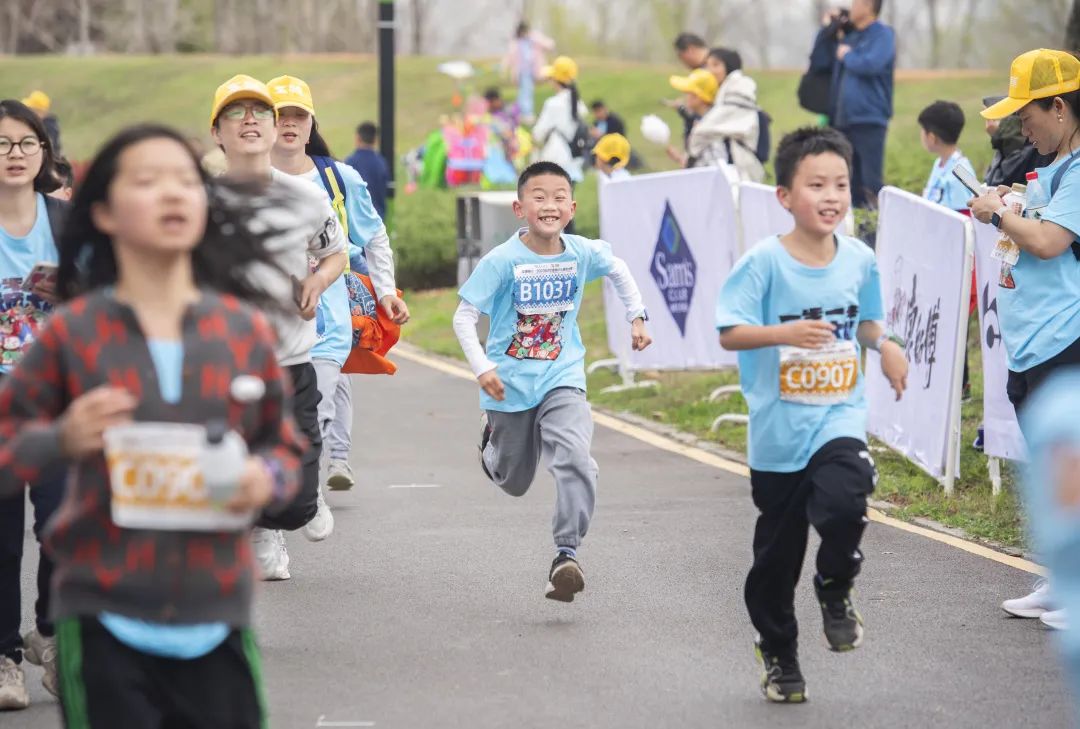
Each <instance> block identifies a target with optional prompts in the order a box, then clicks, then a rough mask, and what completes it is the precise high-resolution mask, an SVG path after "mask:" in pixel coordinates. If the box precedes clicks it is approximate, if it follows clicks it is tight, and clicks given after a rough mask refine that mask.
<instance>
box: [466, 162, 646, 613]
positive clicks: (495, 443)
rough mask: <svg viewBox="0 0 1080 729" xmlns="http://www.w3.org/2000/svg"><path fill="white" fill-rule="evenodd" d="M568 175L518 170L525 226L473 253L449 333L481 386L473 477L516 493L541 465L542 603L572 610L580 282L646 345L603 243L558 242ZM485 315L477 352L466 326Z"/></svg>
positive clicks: (587, 437)
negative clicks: (545, 508)
mask: <svg viewBox="0 0 1080 729" xmlns="http://www.w3.org/2000/svg"><path fill="white" fill-rule="evenodd" d="M576 208H577V203H575V202H574V198H573V190H572V187H571V183H570V176H569V175H568V174H567V172H566V170H564V169H563V168H562V167H560V166H559V165H557V164H554V163H551V162H537V163H536V164H534V165H531V166H530V167H528V168H526V169H525V171H524V172H522V173H521V177H520V178H519V180H518V199H517V200H516V201H515V202H514V213H515V214H516V215H517V216H518V218H520V219H524V220H525V221H526V222H527V223H528V227H527V228H522V229H521V230H519V231H518V232H517V233H515V234H514V235H513V237H511V238H510V239H509V240H507V241H506V242H505V243H503V244H502V245H499V246H497V247H496V248H495V249H494V250H492V251H491V252H490V253H488V254H487V255H486V256H484V257H483V258H482V259H481V260H480V263H479V264H478V265H477V267H476V270H475V271H473V273H472V275H471V276H470V277H469V280H468V281H466V282H465V285H464V286H462V287H461V291H460V295H461V304H460V305H459V306H458V310H457V312H456V313H455V314H454V332H455V333H456V334H457V337H458V340H459V341H460V342H461V348H462V350H463V351H464V352H465V356H466V358H467V359H468V360H469V364H470V366H471V367H472V369H473V372H474V373H475V374H476V376H477V379H478V380H479V382H480V387H481V390H482V391H481V393H480V405H481V407H482V408H483V409H484V410H485V411H486V413H485V415H484V416H483V417H484V424H483V430H482V433H481V439H480V464H481V467H482V468H483V470H484V474H485V475H486V476H487V477H488V478H490V479H491V480H492V481H494V482H495V484H496V485H497V486H499V487H500V488H501V489H502V490H503V491H505V492H506V493H508V494H510V495H512V496H521V495H523V494H524V493H525V492H526V491H528V489H529V487H530V486H531V485H532V481H533V478H534V476H535V475H536V466H537V464H538V463H539V460H540V457H541V456H543V457H544V460H545V461H547V463H548V469H549V470H550V471H551V475H552V476H553V477H554V478H555V487H556V490H557V491H558V498H557V501H556V512H555V519H554V523H553V533H554V538H555V547H556V549H557V551H558V554H557V555H556V557H555V560H554V562H553V563H552V565H551V570H550V572H549V573H548V585H547V591H546V593H545V596H546V597H548V598H550V599H552V600H559V601H561V602H572V601H573V599H574V595H576V594H577V593H579V592H581V591H582V590H583V589H585V577H584V575H583V573H582V571H581V567H580V565H579V564H578V562H577V548H578V547H579V546H580V545H581V540H582V539H583V538H584V536H585V533H586V532H587V531H588V528H589V522H590V521H591V520H592V514H593V507H594V505H595V503H596V479H597V475H598V468H597V465H596V461H594V460H593V459H592V456H591V455H590V453H589V451H590V447H591V444H592V431H593V425H592V414H591V411H590V409H589V403H588V402H587V400H586V399H585V347H584V345H583V344H582V342H581V332H580V331H579V330H578V323H577V316H578V311H579V310H580V309H581V300H582V296H583V294H584V289H585V284H587V283H588V282H589V281H592V280H594V279H597V278H600V277H602V276H607V277H608V278H609V279H611V282H612V283H613V284H614V285H615V289H616V291H617V292H618V294H619V298H620V299H621V300H622V302H623V304H624V305H625V307H626V312H627V317H626V318H627V321H629V322H630V323H631V344H632V346H633V348H634V349H635V350H638V351H640V350H643V349H645V348H646V347H648V346H649V344H650V343H651V341H652V340H651V339H650V337H649V335H648V333H647V332H646V331H645V320H646V318H647V317H646V314H645V307H644V306H643V305H642V303H641V293H640V291H639V290H638V287H637V284H636V283H635V282H634V278H633V276H631V275H630V270H629V268H627V266H626V263H625V262H623V261H622V260H621V259H619V258H616V257H615V256H614V255H613V254H612V252H611V245H610V244H608V243H606V242H604V241H601V240H589V239H587V238H582V237H581V236H577V235H568V234H565V233H563V230H564V229H565V228H566V226H567V224H569V222H570V221H571V219H573V216H574V212H575V210H576ZM481 313H483V314H487V315H488V316H490V317H491V328H490V332H489V334H488V340H487V350H486V352H485V350H484V348H483V347H482V346H481V345H480V339H479V337H478V336H477V332H476V324H477V321H478V320H479V317H480V314H481Z"/></svg>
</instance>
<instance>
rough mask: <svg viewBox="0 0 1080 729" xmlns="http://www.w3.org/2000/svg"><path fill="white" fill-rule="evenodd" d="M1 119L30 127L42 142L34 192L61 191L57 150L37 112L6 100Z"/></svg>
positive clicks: (1, 104)
mask: <svg viewBox="0 0 1080 729" xmlns="http://www.w3.org/2000/svg"><path fill="white" fill-rule="evenodd" d="M0 119H14V120H15V121H17V122H22V123H23V124H25V125H26V126H28V127H30V130H31V131H32V132H33V133H34V136H35V137H37V138H38V141H39V142H41V169H40V170H39V171H38V173H37V177H35V178H34V192H40V193H44V194H46V195H47V194H49V193H50V192H55V191H56V190H58V189H60V179H59V178H58V177H57V176H56V150H54V149H53V145H52V139H51V138H50V137H49V133H48V132H47V131H46V130H45V123H44V122H43V121H41V117H39V116H38V115H37V112H36V111H34V110H33V109H31V108H30V107H29V106H27V105H26V104H24V103H22V102H21V101H16V100H15V99H4V100H3V101H0Z"/></svg>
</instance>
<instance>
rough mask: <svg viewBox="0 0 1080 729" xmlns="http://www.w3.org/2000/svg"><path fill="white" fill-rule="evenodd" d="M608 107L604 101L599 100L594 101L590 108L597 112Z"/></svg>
mask: <svg viewBox="0 0 1080 729" xmlns="http://www.w3.org/2000/svg"><path fill="white" fill-rule="evenodd" d="M606 107H607V104H605V103H604V101H603V100H602V99H597V100H596V101H594V102H593V103H592V104H590V105H589V108H590V109H592V110H593V111H596V110H597V109H604V108H606Z"/></svg>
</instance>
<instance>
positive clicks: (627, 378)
mask: <svg viewBox="0 0 1080 729" xmlns="http://www.w3.org/2000/svg"><path fill="white" fill-rule="evenodd" d="M597 370H611V371H613V372H617V373H619V377H621V378H622V384H620V385H609V386H608V387H605V388H604V389H603V390H601V391H600V392H601V393H603V394H605V395H606V394H609V393H612V392H626V391H628V390H642V389H645V388H649V387H659V386H660V383H659V382H658V381H657V380H640V381H639V380H636V379H635V378H634V371H633V370H631V369H630V368H629V367H625V366H624V365H623V363H622V362H620V361H619V360H617V359H614V358H612V359H598V360H596V361H595V362H593V363H592V364H591V365H589V366H588V368H587V369H586V370H585V371H586V372H587V373H588V374H590V375H591V374H593V373H594V372H596V371H597Z"/></svg>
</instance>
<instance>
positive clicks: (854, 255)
mask: <svg viewBox="0 0 1080 729" xmlns="http://www.w3.org/2000/svg"><path fill="white" fill-rule="evenodd" d="M851 156H852V149H851V145H850V143H849V142H848V141H847V140H846V139H845V138H844V136H843V135H842V134H841V133H840V132H837V131H836V130H833V129H817V128H813V129H811V128H807V129H801V130H798V131H795V132H792V133H791V134H789V135H788V136H786V137H785V138H784V139H783V140H782V141H781V142H780V146H779V148H778V149H777V153H776V177H777V185H778V187H777V197H778V198H779V200H780V203H781V204H782V205H783V206H784V208H785V209H787V210H788V211H789V212H790V213H791V214H792V216H793V217H794V218H795V228H794V229H793V230H792V231H791V232H789V233H788V234H786V235H783V236H774V237H771V238H768V239H766V240H763V241H761V242H760V243H758V244H756V245H755V246H753V247H752V248H750V250H749V252H748V253H747V254H746V255H745V256H743V258H742V259H741V260H740V261H739V262H738V263H737V264H735V268H734V269H733V270H732V272H731V275H730V276H729V277H728V279H727V281H726V282H725V283H724V286H723V289H722V290H721V292H720V298H719V302H718V303H717V311H716V326H717V329H719V331H720V344H721V346H723V347H724V349H727V350H737V351H738V352H739V379H740V381H741V384H742V390H743V394H744V396H745V397H746V402H747V405H748V406H749V408H750V440H749V462H750V486H751V490H752V494H753V499H754V504H755V505H756V506H757V507H758V509H759V510H760V512H761V515H760V516H759V517H758V520H757V526H756V528H755V531H754V564H753V567H752V568H751V569H750V574H749V576H748V577H747V579H746V593H745V594H746V606H747V608H748V609H749V611H750V619H751V621H752V622H753V624H754V627H755V628H756V629H757V630H758V634H759V636H758V639H757V641H756V650H757V655H758V659H759V660H760V661H761V664H762V667H763V669H764V670H763V674H762V677H761V690H762V693H764V695H765V698H766V699H768V700H769V701H775V702H791V703H800V702H802V701H805V700H806V682H805V680H804V679H803V675H802V671H801V670H800V668H799V658H798V645H797V636H798V624H797V622H796V620H795V587H796V585H797V584H798V582H799V572H800V571H801V569H802V564H803V557H804V555H805V554H806V544H807V531H808V528H809V526H810V525H811V524H812V525H813V526H814V528H815V529H816V530H817V532H818V534H819V535H820V536H821V547H820V548H819V550H818V554H817V573H816V575H815V576H814V590H815V592H816V593H817V598H818V603H819V604H820V606H821V616H822V619H823V622H824V628H825V638H826V640H827V641H828V644H829V647H830V648H831V649H832V650H834V651H849V650H853V649H855V648H857V647H858V646H859V644H860V643H861V642H862V638H863V621H862V618H861V617H860V615H859V613H858V612H857V611H856V610H855V606H854V605H853V604H852V600H851V591H852V584H853V582H854V579H855V576H856V575H858V574H859V570H860V567H861V566H862V561H863V555H862V552H860V551H859V543H860V542H861V541H862V535H863V530H864V529H865V528H866V523H867V518H866V500H867V497H869V496H870V494H871V493H872V492H873V490H874V485H875V483H876V480H877V473H876V471H875V468H874V461H873V459H872V458H871V457H870V453H869V450H868V448H867V444H866V399H865V397H864V394H863V388H864V383H863V379H864V378H863V377H862V376H861V373H860V372H859V362H860V355H861V348H863V347H869V348H871V349H875V350H877V351H879V352H880V353H881V366H882V370H883V372H884V373H885V376H886V377H887V378H888V379H889V382H890V384H891V385H892V387H893V389H894V390H895V391H896V397H897V399H899V398H900V396H901V394H902V393H903V391H904V388H905V386H906V378H907V359H906V358H905V356H904V351H903V349H902V348H901V347H900V346H899V345H898V344H897V343H896V342H894V341H892V340H890V338H889V336H888V335H887V334H885V332H884V330H883V329H882V326H881V324H879V323H878V322H879V321H880V320H882V319H884V318H885V312H884V307H883V305H882V298H881V284H880V281H879V277H878V270H877V263H876V261H875V259H874V252H873V251H872V250H870V248H869V247H867V246H866V244H865V243H863V242H862V241H860V240H856V239H855V238H849V237H847V236H844V235H839V234H838V233H837V232H836V230H837V228H838V227H839V226H840V224H841V223H842V222H843V220H844V216H846V215H847V212H848V209H849V208H850V207H851V187H850V185H851V182H850V178H851V172H850V170H851ZM822 369H825V370H827V371H828V373H829V375H828V376H826V377H822V376H820V375H817V373H818V372H820V371H821V370H822Z"/></svg>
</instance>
